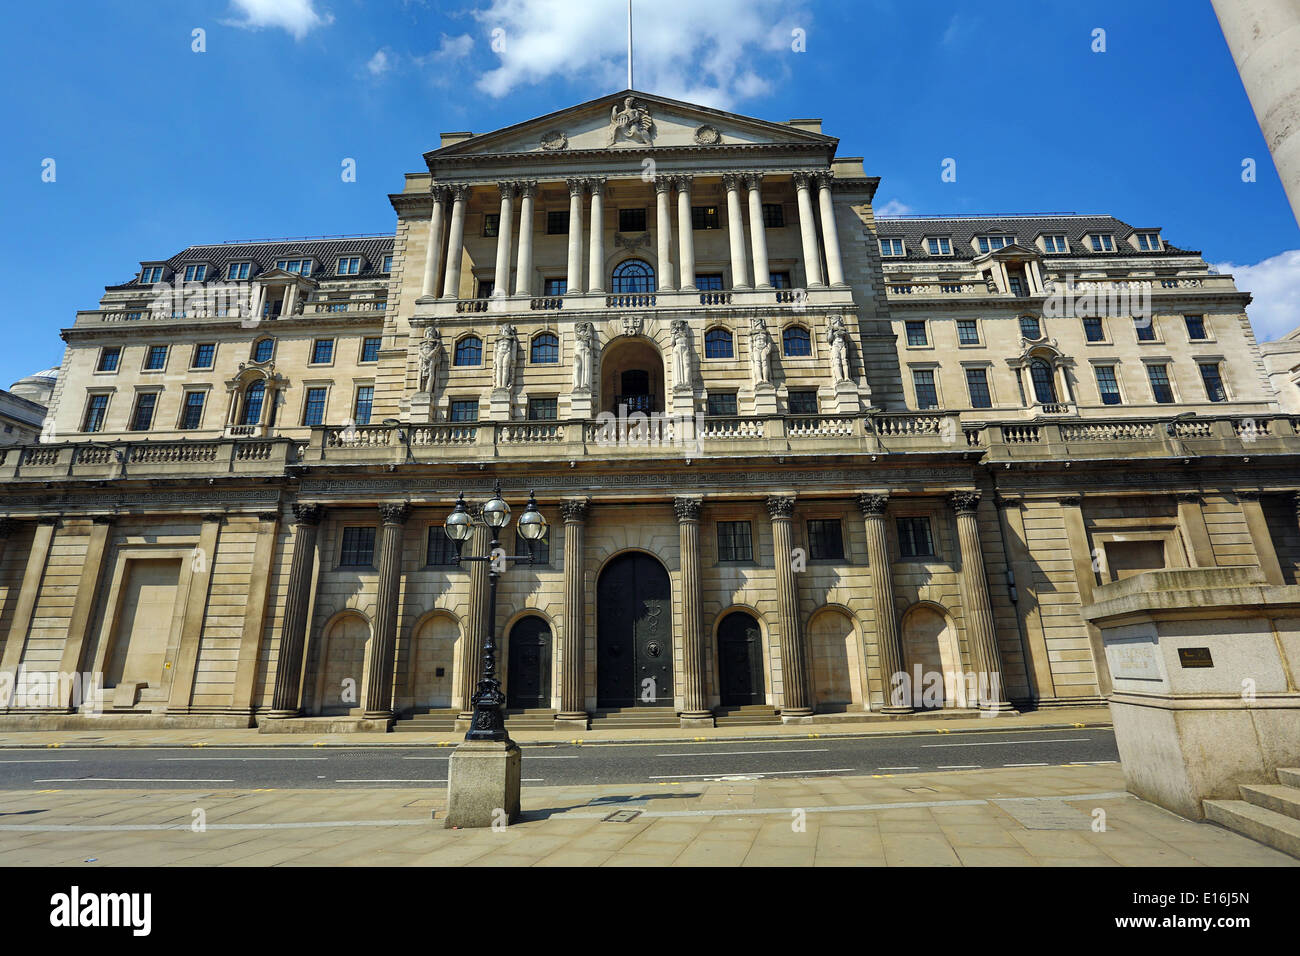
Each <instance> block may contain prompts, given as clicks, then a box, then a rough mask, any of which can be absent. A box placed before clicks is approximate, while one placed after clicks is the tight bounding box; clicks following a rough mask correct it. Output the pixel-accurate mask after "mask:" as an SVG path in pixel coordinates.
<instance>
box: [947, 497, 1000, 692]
mask: <svg viewBox="0 0 1300 956" xmlns="http://www.w3.org/2000/svg"><path fill="white" fill-rule="evenodd" d="M951 501H952V508H953V511H955V512H956V514H957V543H958V546H959V547H960V549H961V596H962V606H963V608H964V611H965V617H966V635H967V637H968V638H969V640H970V645H971V651H972V653H973V656H974V658H975V660H974V661H973V663H974V664H975V667H976V669H977V670H978V671H979V674H978V678H979V686H980V688H981V691H980V695H981V700H980V701H979V706H980V708H981V709H982V710H992V711H1010V710H1013V708H1012V706H1011V704H1010V703H1009V702H1008V701H1007V698H1006V681H1005V677H1004V673H1003V670H1002V655H1001V654H1000V653H999V652H998V633H997V629H996V627H995V626H994V624H993V606H992V604H991V603H990V602H989V581H988V575H987V574H986V573H985V571H984V549H983V548H981V547H980V529H979V504H980V494H979V492H978V491H959V492H956V493H955V494H953V496H952V498H951ZM995 679H996V681H997V683H996V686H995V685H994V683H993V681H994V680H995ZM985 695H987V697H985ZM968 703H969V701H968Z"/></svg>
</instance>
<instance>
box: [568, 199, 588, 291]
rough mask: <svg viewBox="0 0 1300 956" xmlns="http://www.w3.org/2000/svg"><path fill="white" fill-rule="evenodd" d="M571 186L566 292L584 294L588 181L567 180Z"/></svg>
mask: <svg viewBox="0 0 1300 956" xmlns="http://www.w3.org/2000/svg"><path fill="white" fill-rule="evenodd" d="M565 182H566V183H567V184H568V186H569V275H568V280H567V282H566V289H565V291H566V292H567V293H568V294H569V295H581V294H582V191H583V189H584V188H586V180H583V179H566V180H565Z"/></svg>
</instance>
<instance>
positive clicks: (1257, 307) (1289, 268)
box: [1212, 249, 1300, 342]
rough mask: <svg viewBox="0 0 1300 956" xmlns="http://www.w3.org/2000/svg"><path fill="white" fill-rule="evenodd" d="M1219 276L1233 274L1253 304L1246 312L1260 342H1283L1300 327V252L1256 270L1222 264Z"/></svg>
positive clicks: (1271, 260) (1259, 265)
mask: <svg viewBox="0 0 1300 956" xmlns="http://www.w3.org/2000/svg"><path fill="white" fill-rule="evenodd" d="M1212 268H1213V269H1214V270H1215V271H1216V272H1220V273H1223V274H1229V273H1230V274H1231V275H1232V276H1234V277H1235V279H1236V281H1237V288H1238V289H1241V290H1242V291H1243V292H1249V293H1251V295H1253V296H1254V300H1253V301H1252V302H1251V304H1250V305H1249V306H1248V307H1247V309H1246V314H1247V315H1249V316H1250V324H1251V325H1252V326H1254V328H1255V337H1256V338H1257V339H1259V340H1260V341H1261V342H1265V341H1269V340H1271V339H1277V338H1281V337H1282V336H1284V335H1286V334H1287V333H1288V332H1290V331H1292V330H1293V329H1295V328H1296V327H1297V326H1300V249H1291V250H1289V251H1287V252H1283V253H1279V254H1278V255H1276V256H1273V257H1272V258H1269V259H1265V260H1263V261H1262V262H1257V263H1255V265H1253V266H1249V265H1235V264H1234V263H1231V262H1220V263H1217V264H1215V265H1214V266H1213V267H1212Z"/></svg>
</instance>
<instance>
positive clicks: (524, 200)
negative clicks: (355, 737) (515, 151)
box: [515, 181, 537, 295]
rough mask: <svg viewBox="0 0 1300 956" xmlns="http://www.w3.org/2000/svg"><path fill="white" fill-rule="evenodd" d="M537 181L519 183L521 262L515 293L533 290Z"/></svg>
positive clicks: (527, 292) (516, 270)
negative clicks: (534, 215)
mask: <svg viewBox="0 0 1300 956" xmlns="http://www.w3.org/2000/svg"><path fill="white" fill-rule="evenodd" d="M536 195H537V183H536V181H529V182H523V183H520V184H519V263H518V265H517V266H516V267H515V295H532V292H533V202H534V197H536Z"/></svg>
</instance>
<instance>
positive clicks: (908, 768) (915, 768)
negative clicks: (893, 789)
mask: <svg viewBox="0 0 1300 956" xmlns="http://www.w3.org/2000/svg"><path fill="white" fill-rule="evenodd" d="M876 769H877V770H920V769H921V768H920V767H877V768H876Z"/></svg>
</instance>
